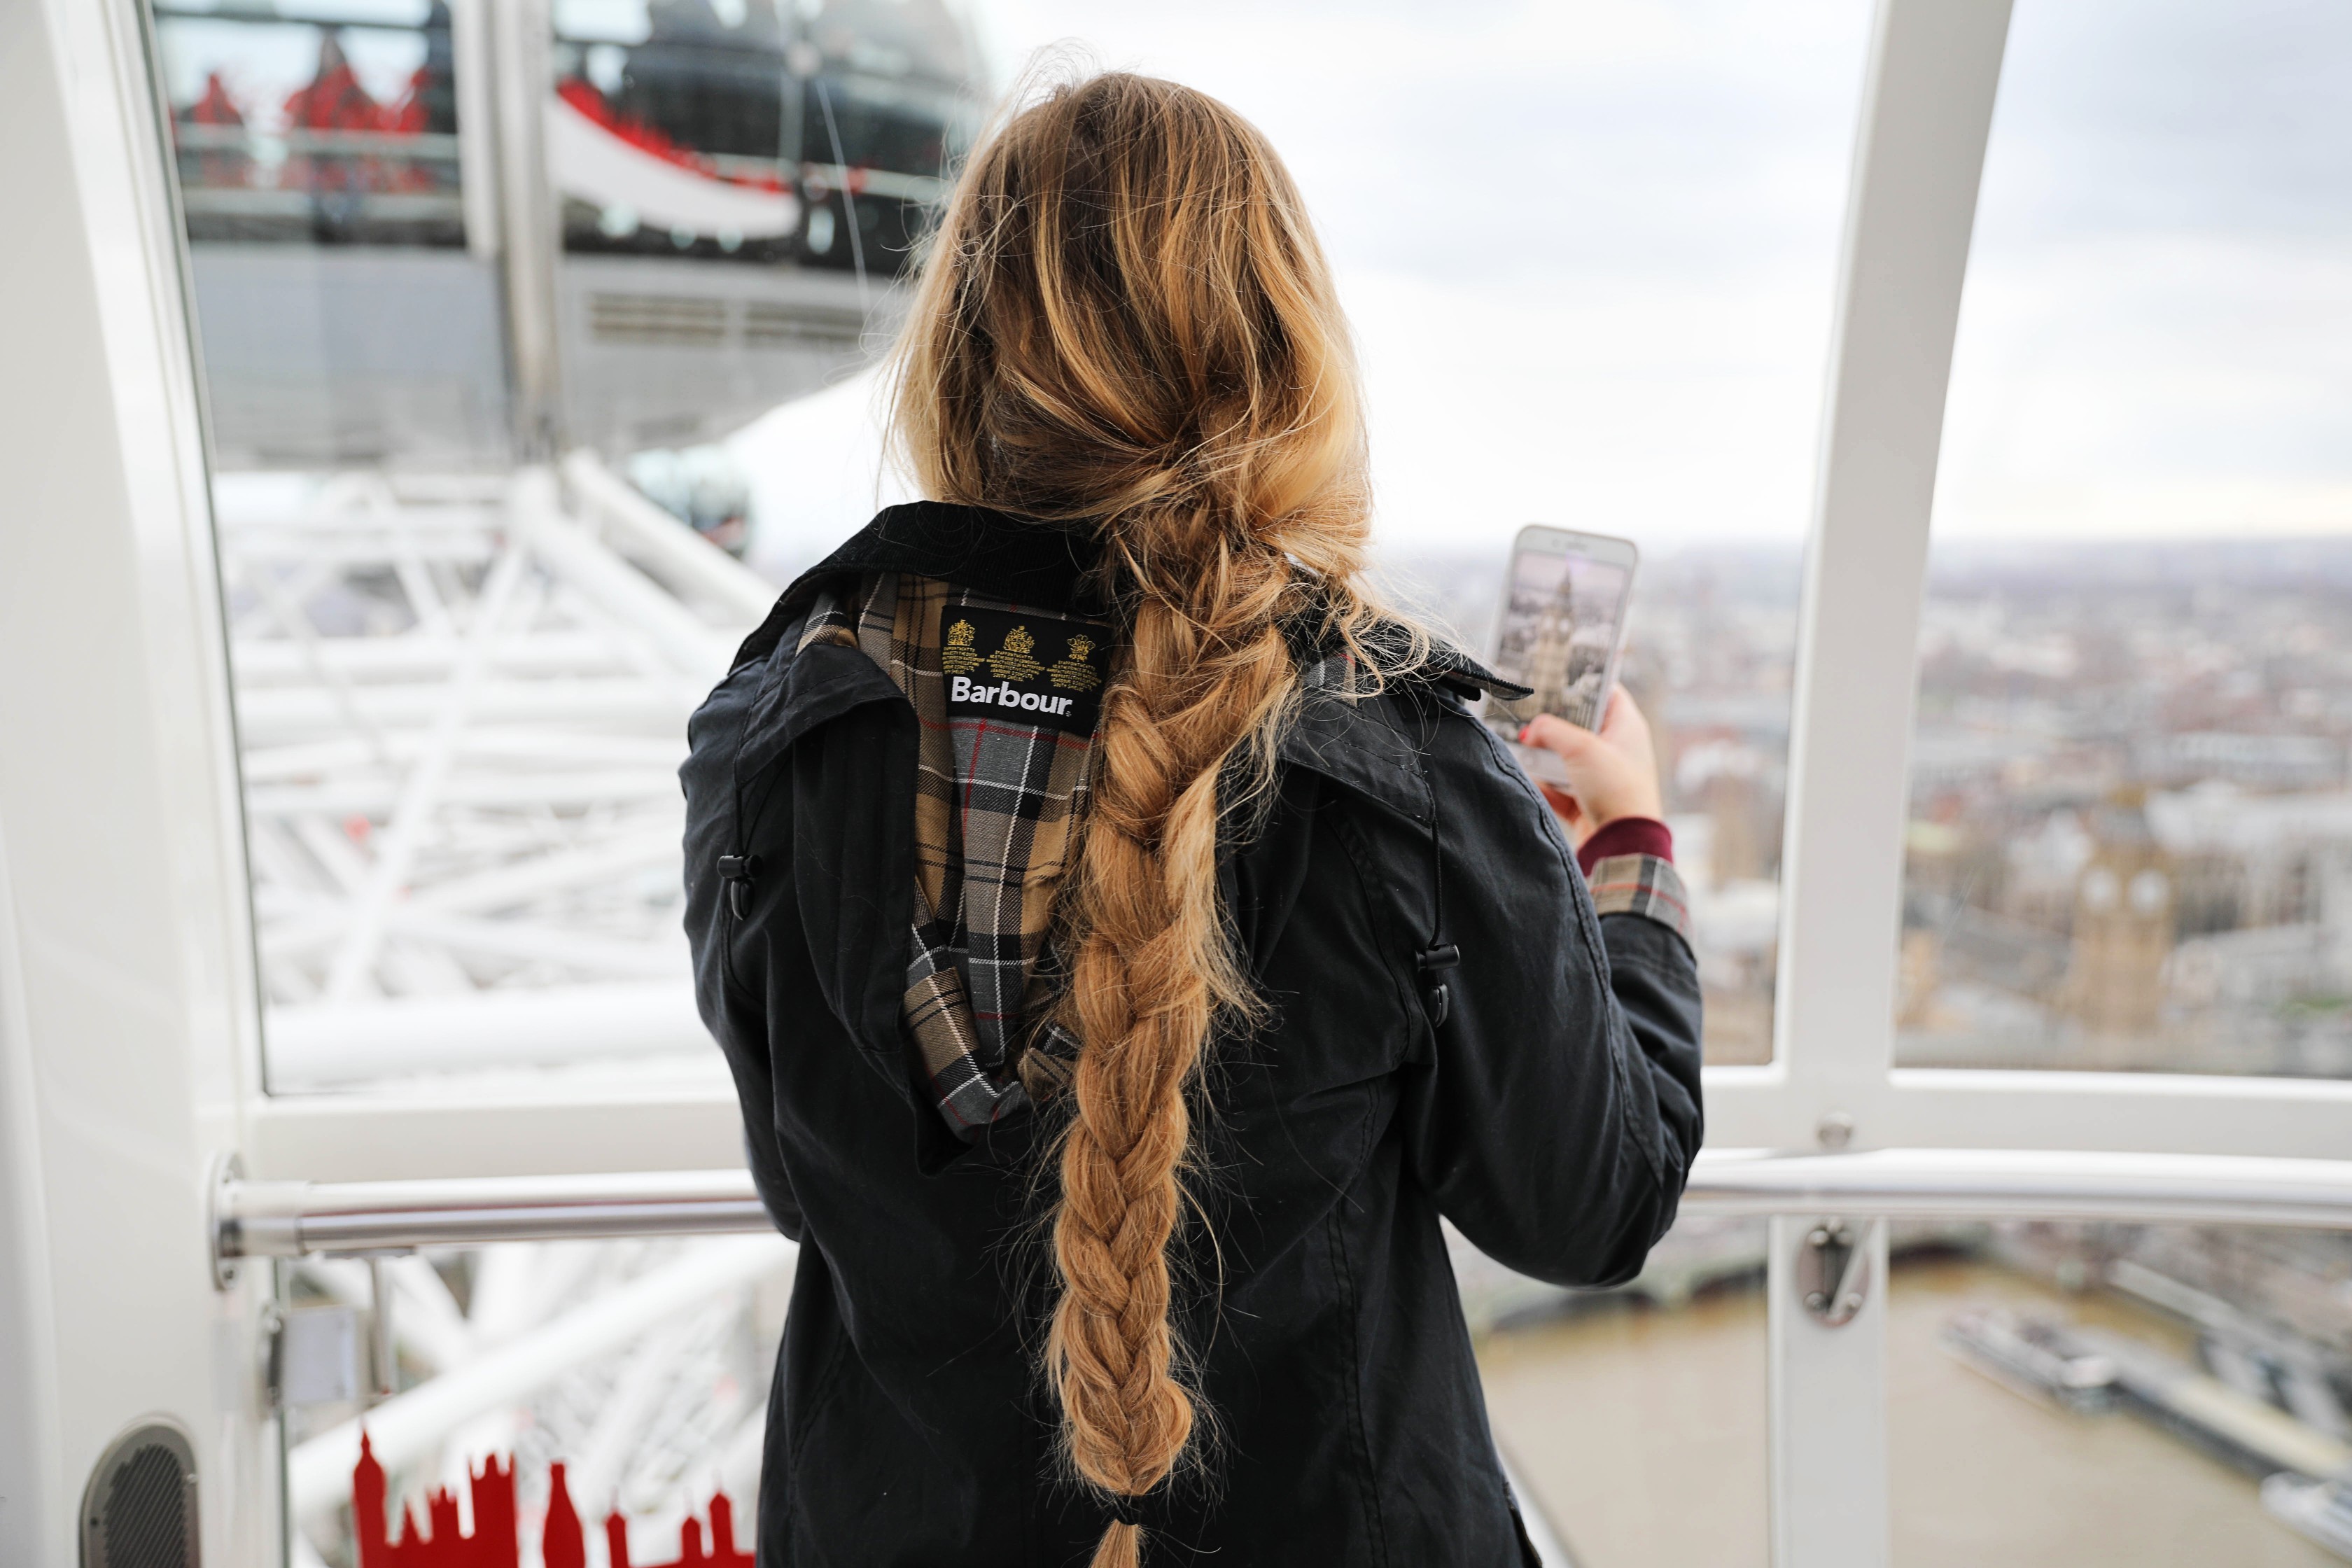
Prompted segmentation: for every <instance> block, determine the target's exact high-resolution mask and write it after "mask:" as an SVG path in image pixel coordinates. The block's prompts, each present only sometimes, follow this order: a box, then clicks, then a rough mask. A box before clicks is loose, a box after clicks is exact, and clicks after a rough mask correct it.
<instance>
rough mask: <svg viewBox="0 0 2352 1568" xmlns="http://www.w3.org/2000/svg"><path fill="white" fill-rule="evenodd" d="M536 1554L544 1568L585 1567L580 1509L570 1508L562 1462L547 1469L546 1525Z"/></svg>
mask: <svg viewBox="0 0 2352 1568" xmlns="http://www.w3.org/2000/svg"><path fill="white" fill-rule="evenodd" d="M539 1554H540V1555H541V1557H543V1558H545V1559H546V1560H547V1568H588V1541H587V1538H586V1537H585V1536H583V1534H581V1532H580V1510H578V1509H576V1508H573V1507H572V1489H571V1488H569V1487H567V1486H565V1485H564V1484H563V1466H562V1463H561V1462H558V1463H556V1464H552V1465H550V1466H548V1467H547V1523H546V1524H545V1526H544V1527H542V1528H541V1531H540V1536H539Z"/></svg>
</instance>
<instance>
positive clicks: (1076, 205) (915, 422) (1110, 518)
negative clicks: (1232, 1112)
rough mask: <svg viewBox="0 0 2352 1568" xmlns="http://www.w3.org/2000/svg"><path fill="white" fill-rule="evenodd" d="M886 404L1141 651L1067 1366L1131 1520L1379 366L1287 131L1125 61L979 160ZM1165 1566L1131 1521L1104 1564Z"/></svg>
mask: <svg viewBox="0 0 2352 1568" xmlns="http://www.w3.org/2000/svg"><path fill="white" fill-rule="evenodd" d="M895 396H896V408H895V427H896V435H897V438H898V443H899V448H900V455H901V457H902V458H903V460H904V461H905V462H906V464H907V466H908V468H909V469H910V470H911V472H912V474H913V477H914V478H915V479H916V480H917V481H918V483H919V485H920V486H921V487H922V489H924V491H925V492H926V493H927V494H929V495H930V496H932V497H934V498H936V499H938V500H948V501H960V502H965V503H968V504H973V505H981V506H987V507H992V508H995V509H998V510H1003V511H1007V512H1011V513H1013V514H1015V515H1017V516H1020V517H1023V518H1027V519H1033V520H1035V521H1039V522H1043V523H1059V524H1065V525H1080V524H1083V525H1086V526H1087V527H1090V528H1091V529H1093V530H1094V531H1096V532H1097V534H1098V536H1099V537H1100V539H1101V541H1102V543H1103V546H1104V552H1103V553H1104V561H1103V568H1102V570H1103V585H1104V587H1105V589H1106V591H1107V593H1108V595H1109V596H1110V598H1111V600H1112V602H1113V604H1114V605H1116V606H1117V608H1118V613H1119V617H1120V619H1121V621H1122V623H1123V624H1124V625H1125V626H1126V628H1127V630H1128V634H1129V638H1128V641H1129V646H1128V650H1127V653H1126V657H1125V658H1124V660H1123V662H1122V664H1121V666H1120V668H1118V671H1117V673H1116V674H1115V676H1114V678H1113V679H1112V681H1111V683H1110V685H1109V686H1108V688H1107V689H1106V691H1105V694H1104V698H1103V704H1102V719H1101V729H1100V731H1099V737H1098V742H1097V759H1098V765H1097V781H1096V784H1095V785H1094V790H1093V804H1092V806H1091V808H1090V816H1089V819H1088V822H1087V829H1086V836H1085V839H1084V844H1083V847H1082V849H1081V852H1080V859H1079V863H1078V867H1077V874H1076V877H1075V878H1074V879H1072V882H1071V884H1070V887H1069V890H1068V895H1067V898H1066V908H1065V910H1063V911H1062V914H1061V919H1062V921H1063V925H1064V929H1065V930H1066V932H1067V933H1068V935H1067V938H1066V952H1067V955H1068V960H1069V967H1070V984H1069V988H1068V991H1067V994H1066V997H1065V1001H1064V1012H1063V1016H1064V1017H1065V1019H1066V1021H1068V1022H1069V1023H1070V1024H1071V1025H1072V1026H1073V1027H1074V1028H1075V1030H1076V1034H1077V1037H1078V1038H1079V1041H1080V1049H1079V1053H1078V1060H1077V1064H1076V1070H1075V1075H1074V1078H1073V1081H1072V1093H1071V1096H1070V1099H1071V1102H1072V1109H1071V1113H1070V1116H1069V1118H1068V1121H1067V1125H1066V1129H1065V1131H1063V1132H1062V1134H1061V1141H1060V1144H1059V1160H1060V1175H1061V1184H1060V1193H1059V1200H1058V1207H1057V1209H1056V1210H1055V1215H1054V1219H1053V1238H1054V1258H1055V1265H1056V1267H1057V1269H1058V1272H1059V1276H1060V1281H1061V1284H1062V1292H1061V1295H1060V1298H1059V1300H1058V1301H1057V1302H1056V1304H1055V1311H1054V1319H1053V1323H1052V1327H1051V1331H1050V1332H1049V1334H1048V1336H1047V1340H1046V1343H1045V1374H1046V1377H1047V1379H1048V1381H1049V1382H1050V1384H1051V1385H1052V1387H1053V1389H1054V1391H1055V1394H1056V1396H1057V1397H1058V1399H1059V1401H1060V1404H1061V1407H1062V1413H1063V1438H1064V1445H1065V1451H1066V1455H1067V1457H1068V1459H1069V1461H1070V1462H1071V1464H1072V1466H1073V1467H1074V1468H1075V1469H1076V1472H1077V1474H1078V1475H1079V1476H1080V1477H1081V1478H1083V1479H1084V1481H1085V1482H1087V1484H1088V1485H1090V1486H1092V1487H1093V1488H1096V1489H1098V1490H1099V1491H1100V1492H1101V1493H1104V1494H1108V1495H1109V1497H1110V1498H1111V1499H1112V1500H1113V1501H1114V1505H1115V1506H1117V1500H1118V1499H1120V1498H1126V1497H1133V1496H1138V1495H1140V1494H1142V1493H1145V1492H1149V1491H1150V1490H1151V1489H1153V1488H1154V1487H1156V1486H1158V1485H1159V1484H1160V1482H1161V1481H1162V1480H1163V1479H1166V1478H1167V1476H1168V1475H1169V1474H1170V1472H1171V1470H1173V1469H1174V1468H1176V1466H1177V1465H1178V1463H1179V1462H1180V1461H1181V1460H1182V1459H1183V1458H1185V1457H1186V1454H1187V1450H1188V1447H1190V1446H1192V1444H1193V1436H1194V1427H1195V1426H1196V1418H1197V1416H1198V1415H1200V1410H1199V1405H1198V1401H1199V1395H1198V1393H1197V1391H1196V1390H1195V1389H1193V1388H1192V1387H1189V1386H1188V1385H1187V1381H1188V1368H1187V1363H1186V1360H1185V1356H1184V1353H1183V1349H1182V1347H1181V1344H1180V1343H1179V1342H1178V1339H1177V1335H1176V1332H1175V1331H1174V1329H1173V1327H1172V1326H1171V1322H1170V1301H1171V1286H1170V1268H1169V1259H1168V1250H1169V1246H1170V1243H1171V1239H1172V1238H1173V1237H1174V1236H1175V1234H1176V1228H1177V1222H1178V1218H1179V1215H1180V1212H1181V1208H1182V1206H1183V1204H1184V1194H1183V1191H1182V1189H1181V1185H1180V1182H1181V1177H1182V1175H1183V1173H1184V1172H1185V1170H1186V1167H1187V1163H1188V1158H1189V1154H1190V1147H1191V1137H1192V1133H1191V1128H1192V1123H1191V1114H1190V1110H1189V1109H1188V1105H1187V1096H1188V1091H1189V1089H1190V1088H1191V1086H1192V1082H1193V1079H1194V1078H1195V1076H1196V1073H1197V1070H1198V1068H1199V1066H1200V1063H1201V1060H1202V1054H1203V1052H1204V1050H1205V1048H1206V1047H1207V1044H1208V1040H1209V1037H1210V1032H1211V1028H1212V1026H1213V1024H1214V1023H1216V1022H1217V1020H1218V1019H1219V1018H1220V1017H1221V1016H1222V1017H1225V1018H1229V1019H1230V1018H1246V1017H1249V1016H1254V1015H1255V1011H1256V1008H1257V1003H1256V999H1255V995H1254V994H1253V992H1252V990H1251V988H1250V984H1249V981H1248V977H1247V975H1246V974H1245V973H1244V972H1243V969H1242V967H1241V965H1240V963H1239V962H1238V961H1237V959H1236V958H1235V956H1234V953H1233V952H1232V951H1231V947H1230V943H1229V941H1228V938H1227V934H1226V921H1225V919H1224V915H1223V911H1222V910H1220V908H1219V906H1218V894H1217V838H1218V823H1219V816H1220V805H1221V803H1220V800H1219V784H1220V780H1221V778H1222V779H1224V780H1225V783H1226V786H1227V789H1228V792H1229V793H1228V795H1227V797H1226V799H1225V800H1224V801H1223V806H1224V807H1225V808H1227V809H1230V808H1231V807H1232V806H1233V805H1234V803H1235V799H1236V797H1237V796H1241V795H1255V793H1256V792H1257V791H1259V790H1260V789H1262V788H1263V786H1264V784H1265V781H1266V780H1267V779H1268V777H1269V776H1270V774H1271V770H1272V767H1273V763H1274V753H1275V747H1276V742H1278V740H1279V737H1280V734H1281V731H1282V728H1283V725H1284V724H1285V722H1286V720H1287V718H1288V715H1289V714H1290V712H1291V711H1292V710H1293V709H1294V708H1295V707H1296V705H1297V692H1298V681H1299V677H1298V671H1297V663H1296V661H1295V658H1294V654H1293V650H1292V648H1291V647H1290V645H1289V643H1288V641H1287V640H1286V628H1289V627H1294V626H1296V627H1299V628H1301V629H1303V631H1304V632H1305V634H1306V636H1307V639H1308V640H1310V641H1314V642H1317V643H1319V644H1320V645H1322V646H1324V647H1332V646H1335V645H1336V646H1339V647H1346V648H1349V649H1350V650H1351V651H1352V652H1353V653H1354V654H1355V655H1356V661H1357V667H1358V668H1368V662H1367V660H1366V659H1365V658H1364V657H1363V644H1362V642H1361V641H1360V637H1361V636H1362V634H1364V633H1366V632H1367V631H1368V630H1369V628H1370V626H1371V625H1372V624H1373V618H1374V616H1373V611H1372V609H1371V606H1370V602H1369V600H1368V598H1367V596H1366V595H1365V594H1364V593H1363V591H1362V590H1361V588H1360V585H1359V584H1358V580H1357V579H1358V574H1359V573H1360V570H1361V568H1362V563H1363V550H1364V546H1365V542H1366V538H1367V532H1368V526H1369V524H1368V512H1369V497H1368V493H1367V489H1366V485H1365V478H1364V437H1363V423H1362V418H1361V415H1360V409H1359V400H1358V395H1357V387H1356V373H1355V364H1354V359H1353V355H1352V353H1351V351H1350V347H1349V338H1348V332H1347V326H1346V322H1345V320H1344V318H1343V317H1342V316H1341V313H1340V310H1339V301H1338V298H1337V296H1336V293H1335V292H1334V289H1333V287H1332V283H1331V277H1330V272H1329V268H1328V266H1327V265H1326V264H1325V261H1324V259H1323V254H1322V251H1321V248H1320V247H1318V244H1317V243H1316V239H1315V235H1314V232H1313V230H1312V229H1311V227H1310V226H1309V225H1308V222H1307V214H1306V211H1305V209H1304V207H1303V206H1302V205H1301V204H1300V201H1299V198H1298V193H1297V189H1296V188H1295V187H1294V186H1293V184H1291V181H1290V176H1289V174H1288V173H1287V172H1286V170H1285V169H1284V167H1283V165H1282V162H1281V160H1280V159H1279V158H1277V157H1276V155H1275V153H1274V149H1273V148H1272V147H1271V146H1269V145H1268V144H1267V142H1266V141H1265V138H1264V137H1263V136H1262V135H1260V134H1259V132H1257V130H1256V129H1255V127H1254V126H1252V125H1251V124H1250V123H1249V122H1248V121H1245V120H1244V119H1243V118H1242V117H1241V116H1240V115H1238V114H1235V113H1234V111H1233V110H1230V109H1228V108H1226V107H1225V106H1224V105H1223V104H1222V103H1219V102H1218V101H1216V100H1214V99H1212V98H1209V97H1206V96H1204V95H1203V94H1201V93H1198V92H1195V91H1192V89H1188V88H1183V87H1180V86H1177V85H1176V84H1175V83H1173V82H1167V81H1159V80H1154V79H1150V78H1147V77H1139V76H1131V75H1126V74H1118V73H1114V74H1108V75H1101V76H1096V77H1093V78H1092V79H1087V80H1085V81H1081V82H1077V83H1074V84H1068V85H1064V86H1061V87H1058V88H1056V89H1053V90H1052V91H1050V92H1048V93H1046V94H1045V95H1044V96H1043V97H1042V98H1041V99H1039V100H1037V101H1034V102H1032V103H1030V104H1029V105H1028V106H1027V107H1025V108H1024V109H1022V110H1020V111H1019V112H1018V113H1016V114H1014V115H1013V117H1012V118H1011V119H1010V120H1009V121H1006V122H1005V123H1004V125H1003V127H1002V129H1001V130H1000V131H998V132H997V133H996V134H995V135H994V136H992V137H991V138H990V139H989V140H988V141H987V142H985V144H983V145H982V147H981V148H980V149H979V150H978V151H977V152H976V153H974V155H973V157H972V158H971V163H970V164H969V165H968V166H967V167H966V169H965V170H964V171H963V174H962V175H961V181H960V183H959V184H958V185H957V187H956V191H955V194H954V195H953V197H952V199H951V200H950V203H949V205H948V209H947V211H946V214H945V215H944V216H943V218H942V220H941V224H940V229H939V231H938V232H937V234H936V235H935V236H934V237H933V239H932V241H931V250H930V254H929V258H928V260H927V263H926V265H925V267H924V269H923V272H922V275H921V281H920V283H919V287H918V289H917V292H916V296H915V300H914V302H913V308H912V314H911V317H910V319H909V321H908V325H907V327H906V330H905V333H904V335H903V337H902V339H901V341H900V343H899V347H898V383H897V390H896V394H895ZM1228 763H1238V764H1239V765H1238V766H1236V767H1234V768H1232V769H1230V770H1229V768H1228ZM1229 773H1230V774H1231V775H1232V776H1230V777H1228V776H1227V775H1228V774H1229ZM1119 1511H1121V1513H1122V1514H1123V1513H1124V1510H1123V1509H1120V1510H1119ZM1141 1546H1142V1542H1141V1531H1140V1530H1139V1528H1138V1527H1137V1526H1136V1525H1134V1524H1133V1523H1131V1522H1124V1521H1121V1522H1114V1523H1113V1524H1112V1525H1111V1526H1110V1528H1109V1530H1108V1531H1106V1533H1105V1534H1104V1536H1103V1538H1102V1542H1101V1544H1100V1545H1099V1546H1098V1547H1097V1550H1096V1554H1095V1558H1094V1563H1095V1564H1096V1568H1130V1565H1132V1564H1134V1563H1138V1562H1139V1555H1140V1552H1141Z"/></svg>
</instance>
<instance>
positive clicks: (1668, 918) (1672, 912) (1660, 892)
mask: <svg viewBox="0 0 2352 1568" xmlns="http://www.w3.org/2000/svg"><path fill="white" fill-rule="evenodd" d="M1590 881H1591V886H1592V908H1593V912H1594V913H1596V914H1603V915H1641V916H1643V918H1644V919H1648V920H1654V921H1657V922H1658V923H1659V924H1660V925H1663V926H1666V927H1669V928H1670V929H1672V930H1673V931H1674V932H1675V935H1677V936H1679V937H1681V938H1682V939H1683V940H1684V941H1685V942H1688V941H1690V935H1691V923H1690V894H1689V892H1688V891H1687V890H1685V889H1684V887H1683V879H1682V873H1681V872H1679V871H1677V870H1675V865H1674V862H1673V861H1671V860H1664V859H1661V858H1658V857H1657V856H1655V855H1612V856H1610V857H1608V858H1606V859H1603V860H1601V861H1599V862H1597V863H1596V864H1595V865H1594V866H1593V868H1592V875H1591V879H1590Z"/></svg>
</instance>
